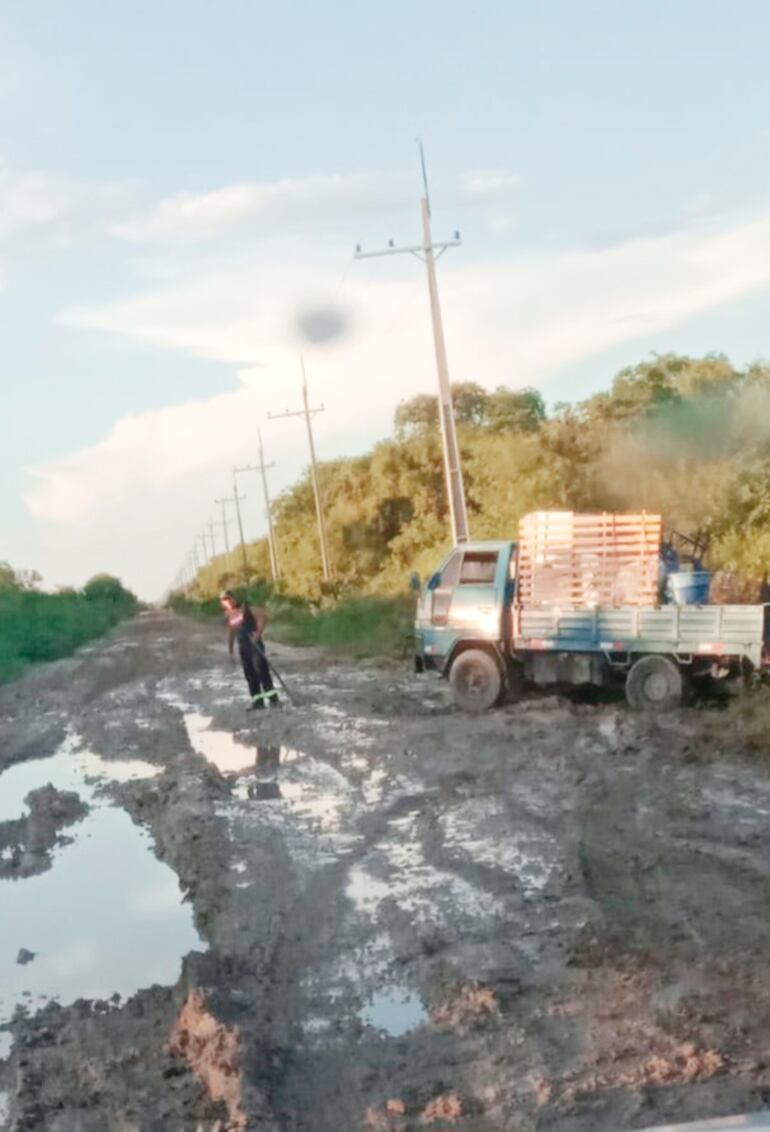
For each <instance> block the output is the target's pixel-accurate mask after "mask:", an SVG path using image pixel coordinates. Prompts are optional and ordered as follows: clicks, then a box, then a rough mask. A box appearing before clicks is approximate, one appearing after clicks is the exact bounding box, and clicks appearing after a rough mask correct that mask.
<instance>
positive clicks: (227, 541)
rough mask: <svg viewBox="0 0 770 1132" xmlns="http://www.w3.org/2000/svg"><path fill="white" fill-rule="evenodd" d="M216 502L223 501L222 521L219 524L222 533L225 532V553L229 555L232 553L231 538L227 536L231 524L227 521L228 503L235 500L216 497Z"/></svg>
mask: <svg viewBox="0 0 770 1132" xmlns="http://www.w3.org/2000/svg"><path fill="white" fill-rule="evenodd" d="M214 502H215V503H221V505H222V519H221V522H220V524H219V525H220V527H221V528H222V534H223V536H224V540H225V554H226V555H229V554H230V539H229V538H228V536H227V528H228V526H229V524H228V522H227V504H228V503H232V502H233V501H232V499H230V498H225V499H215V500H214Z"/></svg>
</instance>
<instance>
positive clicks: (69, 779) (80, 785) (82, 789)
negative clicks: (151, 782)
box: [0, 735, 162, 821]
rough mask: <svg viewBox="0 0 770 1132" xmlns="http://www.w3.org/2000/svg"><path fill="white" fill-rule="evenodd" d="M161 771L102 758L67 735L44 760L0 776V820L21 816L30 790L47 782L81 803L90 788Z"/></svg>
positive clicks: (140, 762) (143, 764) (136, 761)
mask: <svg viewBox="0 0 770 1132" xmlns="http://www.w3.org/2000/svg"><path fill="white" fill-rule="evenodd" d="M161 770H162V768H161V767H159V766H154V765H153V764H152V763H148V762H144V761H143V760H142V759H102V758H100V757H99V755H95V754H94V753H93V752H92V751H88V750H85V749H84V748H82V747H81V746H80V740H79V739H78V738H77V736H74V735H70V736H68V737H67V738H66V739H65V740H64V742H63V743H62V745H61V746H60V747H59V749H58V750H57V751H56V752H55V753H54V754H53V755H50V756H49V757H48V758H45V759H31V760H29V761H28V762H23V763H15V764H14V765H13V766H10V767H9V768H8V769H7V770H5V771H3V772H2V774H0V787H1V789H0V821H13V820H14V818H18V817H21V815H22V813H23V812H24V811H25V809H26V807H25V805H24V799H25V798H26V796H27V794H29V792H30V790H36V789H37V788H38V787H39V786H45V785H46V783H49V782H50V783H51V785H52V786H54V787H55V788H56V789H57V790H75V791H77V792H78V793H79V794H80V796H81V798H82V799H83V801H84V802H90V801H91V796H92V794H93V793H94V788H95V787H96V786H98V785H100V784H102V783H104V782H131V781H132V780H134V779H137V778H150V777H151V776H153V775H156V774H160V772H161ZM86 795H88V796H87V797H86Z"/></svg>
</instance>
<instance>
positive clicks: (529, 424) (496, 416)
mask: <svg viewBox="0 0 770 1132" xmlns="http://www.w3.org/2000/svg"><path fill="white" fill-rule="evenodd" d="M545 415H546V414H545V402H544V401H543V397H542V395H541V394H540V393H539V392H538V390H537V389H506V387H505V386H504V385H498V387H497V389H496V390H495V391H494V393H492V394H490V396H489V397H488V398H487V415H486V423H487V426H488V427H489V428H490V429H492V431H493V432H507V431H511V432H535V431H537V429H538V428H539V427H540V425H541V424H542V423H543V421H544V420H545Z"/></svg>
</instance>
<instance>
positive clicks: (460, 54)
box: [0, 0, 770, 597]
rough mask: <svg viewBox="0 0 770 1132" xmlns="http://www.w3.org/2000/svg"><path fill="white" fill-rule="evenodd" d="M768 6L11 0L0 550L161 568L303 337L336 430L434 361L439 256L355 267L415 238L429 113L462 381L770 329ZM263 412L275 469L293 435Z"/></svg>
mask: <svg viewBox="0 0 770 1132" xmlns="http://www.w3.org/2000/svg"><path fill="white" fill-rule="evenodd" d="M769 33H770V9H768V7H767V5H766V4H765V3H759V2H757V3H754V2H752V0H742V2H741V3H740V4H737V5H735V4H728V3H727V2H722V0H711V2H708V3H703V2H700V3H694V2H693V3H691V2H687V0H677V2H674V3H671V2H670V0H669V2H667V3H658V2H655V0H645V2H641V0H640V2H635V0H632V2H629V3H626V4H624V5H618V4H616V3H610V2H604V0H602V2H600V3H587V2H586V3H580V4H578V3H576V2H574V0H573V2H569V3H568V2H565V0H561V2H559V0H553V2H550V3H543V4H533V3H526V4H525V3H519V2H516V0H500V2H486V3H484V2H482V3H478V4H475V5H473V6H471V5H468V4H458V3H451V2H450V3H447V2H443V3H438V2H433V0H429V2H424V3H419V2H418V3H410V4H407V3H402V2H395V3H391V4H389V5H388V6H384V5H382V6H377V7H376V8H375V6H373V5H364V4H361V3H360V2H359V3H348V2H344V3H342V2H337V0H333V2H331V3H327V4H325V5H316V4H310V3H302V4H299V3H294V4H292V3H286V4H283V5H272V4H271V5H267V4H262V3H256V2H253V0H252V2H249V3H247V2H245V0H228V3H226V4H220V5H212V4H211V3H210V2H206V3H204V2H202V0H185V2H184V3H181V2H177V0H164V2H163V3H160V4H159V3H157V2H155V3H152V4H151V3H148V2H141V0H140V2H138V3H134V4H132V5H126V4H125V3H118V0H99V2H97V0H74V2H73V3H72V4H69V5H65V6H63V5H61V4H59V3H56V2H54V0H36V3H34V4H30V3H28V2H26V0H4V2H0V335H1V337H0V341H2V361H3V379H2V380H3V406H4V409H5V412H4V414H3V419H2V423H0V435H1V436H2V444H1V445H0V509H1V510H2V514H3V524H2V530H1V531H0V559H2V558H7V559H9V560H10V561H11V562H12V563H13V564H14V565H15V566H17V567H20V568H23V567H37V568H38V569H40V570H41V571H42V572H43V573H44V575H45V578H46V581H47V582H49V583H50V584H58V583H66V582H73V583H80V582H82V581H83V580H84V579H85V578H87V577H88V576H89V575H90V574H91V573H93V572H95V571H97V570H100V569H109V570H111V571H114V572H117V573H119V574H121V575H122V576H123V577H124V578H125V580H126V581H127V582H129V583H130V584H131V585H133V586H134V587H136V588H137V589H138V590H139V591H140V592H141V593H142V594H143V595H144V596H148V597H153V596H157V595H158V594H160V593H161V591H162V589H163V587H164V586H165V585H166V584H167V583H168V582H169V581H170V580H171V578H172V577H173V576H174V574H175V572H176V569H177V567H178V565H179V563H180V562H181V560H182V558H183V557H184V555H185V554H186V552H187V550H188V549H189V546H190V544H191V542H192V540H193V538H194V537H195V535H196V534H198V532H199V530H200V529H201V527H202V525H203V523H204V522H205V521H206V520H207V519H208V517H209V515H210V513H211V512H212V503H211V501H212V500H213V498H214V497H215V496H218V495H220V494H221V493H222V491H223V490H224V489H226V488H227V486H228V483H229V469H230V467H231V465H232V463H233V462H236V461H237V462H243V461H244V459H250V458H253V455H254V440H255V434H256V428H257V425H258V424H259V423H260V421H262V420H263V419H264V416H265V414H266V413H267V412H268V411H271V410H276V409H282V408H284V407H285V406H286V405H287V404H293V403H294V402H295V401H296V399H297V397H298V393H299V382H298V361H297V355H298V353H299V351H300V350H303V351H304V353H305V357H306V361H307V367H308V374H309V378H310V381H311V386H312V390H313V394H314V395H315V396H316V397H317V398H318V399H323V400H324V401H325V403H326V404H327V407H328V411H327V413H326V414H325V415H324V417H323V418H320V419H319V452H320V454H321V455H327V456H333V455H337V454H340V453H343V452H355V451H360V450H363V449H364V448H365V447H366V446H368V444H369V443H371V441H372V440H373V439H375V438H376V437H378V436H381V435H384V434H386V433H387V432H388V430H389V427H390V420H391V418H392V411H393V409H394V407H395V405H396V403H397V402H398V400H399V399H400V398H401V397H403V396H407V395H409V393H410V392H415V391H421V390H426V391H431V390H432V389H433V388H434V376H433V360H432V352H431V342H430V326H429V322H428V318H427V306H426V297H425V286H424V279H423V277H422V275H421V274H420V267H419V264H417V263H416V261H413V260H411V259H408V258H405V259H398V260H396V259H394V260H381V261H380V260H375V261H371V262H368V263H366V264H363V263H362V264H353V265H351V262H350V260H351V249H352V247H353V246H354V244H355V243H357V242H359V241H361V242H363V243H364V244H365V245H368V246H377V245H379V244H381V243H382V242H383V241H384V240H386V239H387V238H389V237H394V238H396V239H397V240H399V241H407V242H410V241H412V240H413V239H415V238H416V237H417V235H418V230H419V214H418V195H419V189H420V183H419V176H418V167H417V161H416V152H415V146H414V139H415V136H416V135H417V134H419V135H421V136H422V138H423V139H424V141H425V144H426V147H427V152H428V159H429V166H430V176H431V186H432V196H433V208H434V227H435V235H436V236H437V237H441V236H442V235H445V234H449V233H451V231H453V230H454V228H455V227H460V228H461V230H462V232H463V240H464V243H463V247H462V248H461V249H458V250H455V251H452V252H451V253H450V254H448V255H447V256H446V257H445V258H444V259H443V260H442V263H441V275H440V284H441V289H442V298H443V302H444V317H445V322H446V331H447V339H448V345H449V351H450V368H451V370H452V375H453V377H454V378H456V379H466V378H474V379H476V380H479V381H481V382H482V383H484V384H487V385H489V386H494V385H496V384H498V383H500V382H505V383H507V384H510V385H514V386H516V385H522V384H530V383H534V384H537V385H539V386H540V387H541V388H542V389H543V391H544V393H545V395H546V397H547V399H548V400H549V401H554V400H559V399H571V398H574V397H579V396H583V395H585V394H586V393H588V392H590V391H591V390H592V389H595V388H597V387H599V386H603V385H606V384H607V382H608V381H609V379H610V378H611V376H612V374H613V373H614V372H615V370H617V368H619V367H620V366H621V365H623V364H625V363H626V362H631V361H635V360H637V359H639V358H641V357H643V356H645V355H646V354H648V353H649V352H650V351H651V350H658V351H664V350H668V349H676V350H683V351H688V352H693V353H702V352H706V351H709V350H723V351H725V352H727V353H728V354H730V356H731V357H732V358H733V359H734V360H735V361H736V362H739V363H743V362H746V361H749V360H751V359H753V358H754V357H757V356H760V355H766V354H767V353H768V352H769V351H770V347H769V346H768V335H769V332H768V331H767V329H766V327H767V322H768V320H767V304H768V301H769V300H770V294H769V292H770V114H769V113H768V110H769V109H770V106H769V104H770V78H768V73H767V67H766V59H765V54H766V44H767V42H768V38H769ZM330 306H332V307H334V308H335V309H336V310H338V312H339V313H340V315H341V317H342V318H343V319H344V321H345V325H346V328H347V329H346V332H345V333H344V334H342V335H341V336H340V337H339V338H338V339H335V340H334V341H332V342H329V343H325V344H320V345H319V344H313V343H308V342H306V341H303V339H302V335H301V334H300V332H299V331H298V329H297V315H298V314H300V313H302V311H303V310H306V309H315V308H317V307H324V308H326V307H330ZM264 431H265V441H266V446H267V447H268V449H269V454H270V455H271V456H274V457H275V459H276V461H277V463H278V467H277V469H276V471H275V473H274V474H273V489H274V490H276V491H277V490H280V488H281V487H282V486H284V485H285V484H287V483H289V482H291V480H292V479H293V478H294V476H296V474H297V473H298V472H299V471H300V470H301V469H302V467H303V465H304V463H305V460H306V456H305V452H304V448H303V445H302V434H301V432H300V431H299V430H298V429H294V428H293V426H292V425H291V424H290V423H289V422H286V423H285V424H282V425H271V426H269V427H265V429H264ZM255 487H256V485H252V484H249V491H250V499H249V501H248V503H247V525H248V528H249V534H250V535H255V534H257V533H259V532H260V531H261V530H262V529H263V517H262V515H261V511H260V508H259V506H258V504H257V500H256V497H255V495H254V488H255Z"/></svg>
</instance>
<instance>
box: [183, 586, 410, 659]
mask: <svg viewBox="0 0 770 1132" xmlns="http://www.w3.org/2000/svg"><path fill="white" fill-rule="evenodd" d="M238 593H239V596H240V597H241V598H243V597H244V596H246V597H247V599H248V600H249V601H250V602H252V603H253V604H254V605H261V606H263V607H264V608H266V609H267V613H268V617H269V618H270V634H271V636H272V637H273V638H274V639H275V640H277V641H282V642H284V643H285V644H290V645H321V646H323V647H324V648H328V649H331V650H332V651H334V652H339V653H344V654H345V655H348V656H398V655H400V654H401V653H402V652H403V650H404V645H405V638H406V637H407V635H408V634H409V633H411V631H412V625H413V622H414V599H413V598H411V597H368V596H356V597H344V598H339V599H338V600H336V601H334V602H333V603H330V604H328V605H325V606H321V607H318V606H316V605H314V604H312V603H311V602H309V601H306V600H304V599H303V598H294V597H286V596H282V595H277V594H271V593H270V592H269V591H268V590H266V589H261V588H260V589H254V590H252V589H250V590H249V591H248V592H246V591H238ZM172 606H173V608H174V609H175V610H176V611H177V612H178V613H181V614H184V615H187V616H193V617H211V616H215V615H221V609H220V606H219V602H218V601H217V600H216V599H208V600H205V601H189V600H186V599H179V598H176V599H174V601H173V602H172Z"/></svg>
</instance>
